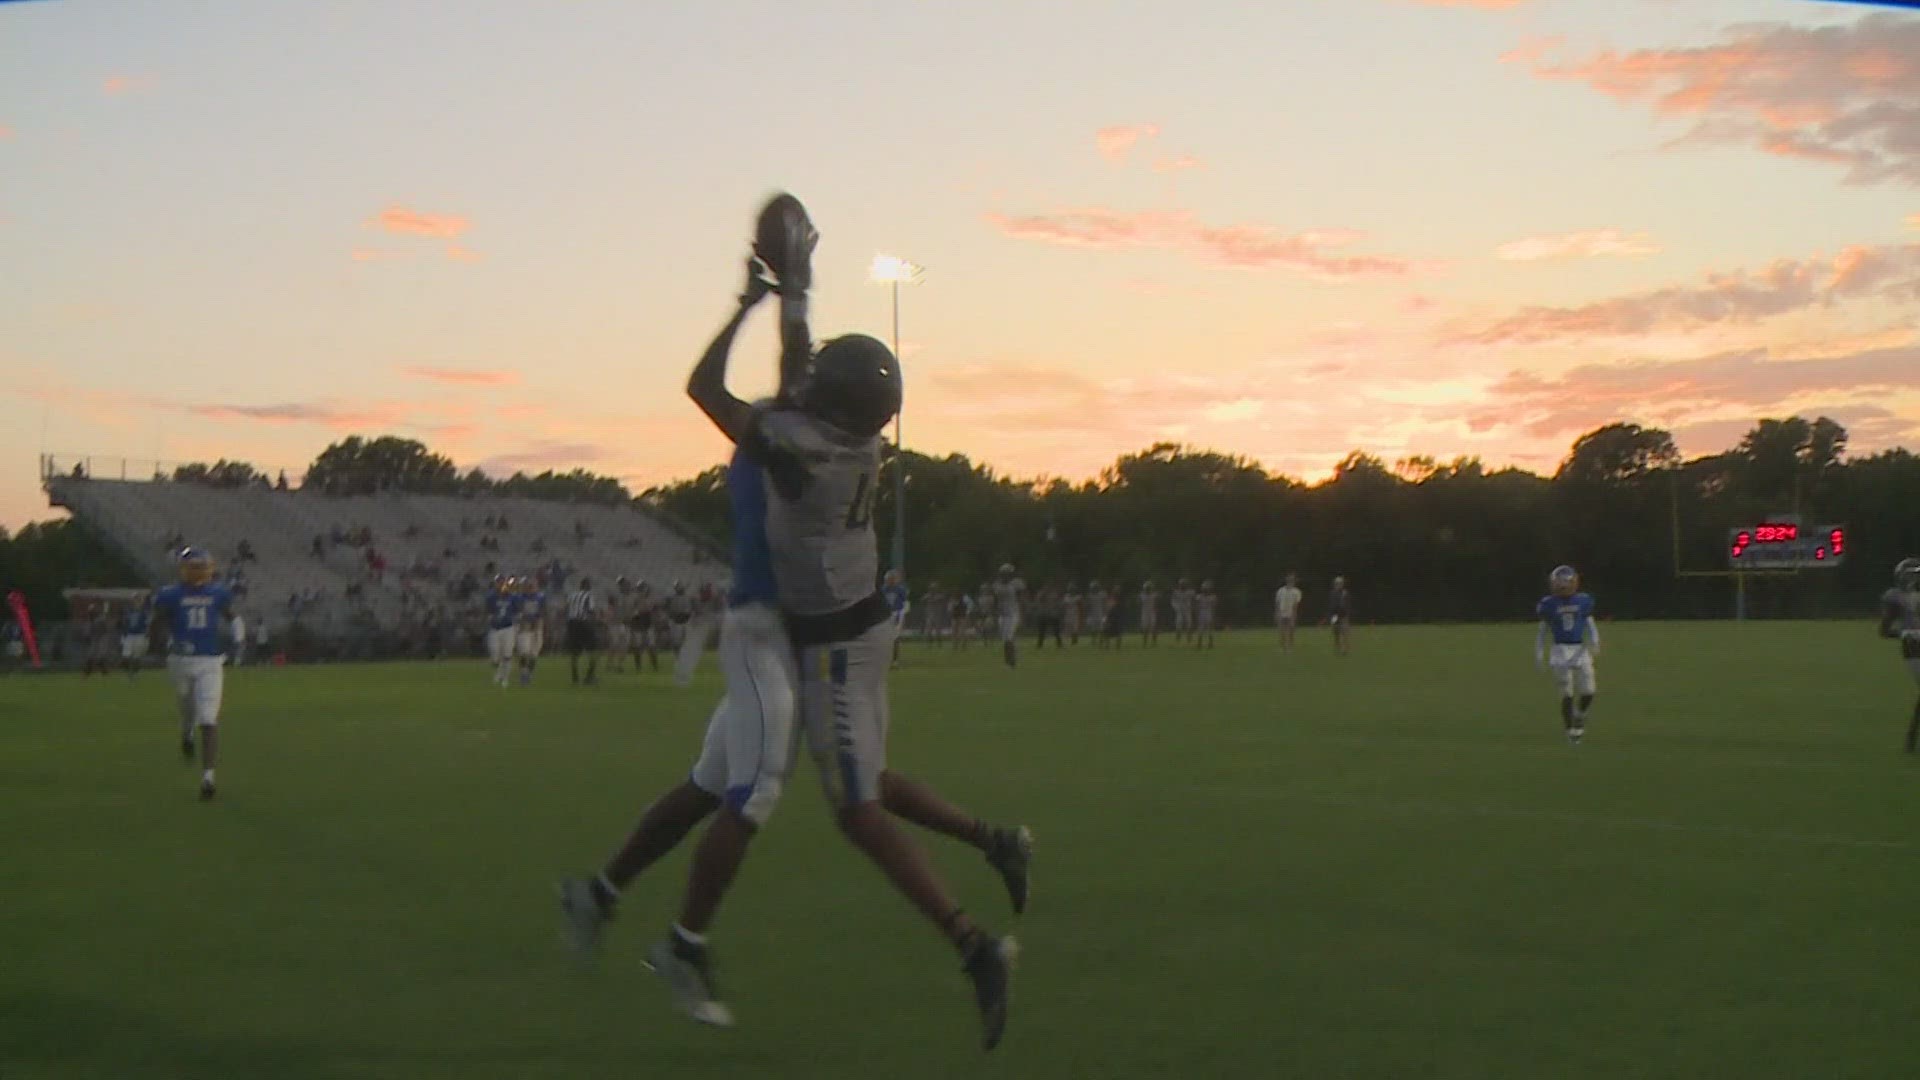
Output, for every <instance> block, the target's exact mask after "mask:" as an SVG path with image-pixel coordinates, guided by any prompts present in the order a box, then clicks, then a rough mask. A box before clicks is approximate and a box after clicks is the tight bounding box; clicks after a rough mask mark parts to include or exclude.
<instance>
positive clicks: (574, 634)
mask: <svg viewBox="0 0 1920 1080" xmlns="http://www.w3.org/2000/svg"><path fill="white" fill-rule="evenodd" d="M599 613H600V604H599V602H598V601H596V600H595V599H594V598H593V579H592V578H584V577H583V578H581V579H580V587H579V588H578V589H575V590H574V591H573V593H572V595H570V596H568V597H567V656H568V658H569V660H570V662H571V664H572V667H573V684H574V685H575V686H578V685H580V654H581V653H586V654H587V685H588V686H592V685H593V684H594V683H595V681H596V680H595V678H594V667H595V665H596V664H597V663H598V662H599V660H600V654H599V653H598V652H596V651H595V650H594V640H593V631H594V627H593V623H594V619H595V618H596V617H598V615H599Z"/></svg>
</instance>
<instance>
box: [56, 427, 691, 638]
mask: <svg viewBox="0 0 1920 1080" xmlns="http://www.w3.org/2000/svg"><path fill="white" fill-rule="evenodd" d="M40 474H41V481H42V486H43V487H44V489H45V491H46V493H47V499H48V501H49V502H50V503H51V504H52V505H53V506H55V507H59V508H62V509H65V510H67V511H68V512H69V513H71V514H72V515H73V517H74V519H75V520H76V521H78V522H79V523H80V524H81V525H82V526H83V527H85V528H86V529H88V530H89V531H90V532H92V533H93V534H95V535H96V536H97V537H99V538H100V539H101V541H102V542H103V543H105V544H106V545H107V546H108V547H109V548H111V549H112V550H114V551H115V552H117V553H118V554H120V555H121V556H122V557H123V558H124V559H125V560H126V561H127V563H128V564H129V565H131V566H132V567H134V568H135V569H136V571H137V573H138V574H139V575H140V577H141V578H142V579H143V580H145V581H146V582H147V583H149V584H152V585H158V584H162V583H165V582H168V581H171V580H172V579H173V576H174V574H175V567H174V563H173V558H174V553H175V552H177V551H178V550H179V548H180V547H181V546H182V545H183V544H193V545H196V546H199V547H202V548H205V549H207V550H209V551H210V552H211V553H212V554H213V555H214V557H215V559H216V561H217V563H218V565H219V569H220V574H221V576H222V577H223V578H224V579H225V580H227V582H228V583H229V584H230V585H232V586H234V587H235V588H236V590H237V591H238V592H239V593H240V595H241V601H240V609H241V611H242V612H243V613H244V614H245V616H246V618H247V620H248V625H249V627H250V628H252V629H253V630H254V631H255V632H256V633H257V632H258V631H259V630H260V629H262V628H264V630H265V631H266V636H267V639H268V640H269V641H271V642H272V643H273V646H272V651H274V652H276V653H289V652H290V653H292V654H293V655H294V656H295V658H299V659H305V658H320V657H337V656H345V657H374V656H408V655H438V654H441V653H456V654H459V653H473V652H477V651H478V650H479V646H480V641H481V634H482V629H483V619H482V605H483V601H484V595H485V592H486V586H487V583H488V581H489V580H490V579H492V578H493V577H494V576H495V575H496V574H504V575H516V576H524V577H531V578H534V579H536V580H537V581H539V582H540V584H541V585H542V587H543V588H545V589H547V590H548V592H549V594H550V595H552V594H554V593H558V592H559V591H561V590H563V589H565V588H566V587H567V585H568V583H569V582H576V581H578V580H579V578H580V577H582V576H587V577H591V578H593V579H594V580H595V581H596V582H599V583H601V584H602V587H611V586H613V585H614V583H615V582H616V581H618V580H619V579H622V578H624V579H626V580H628V581H630V582H635V583H638V582H643V581H644V582H648V583H650V584H651V585H652V587H653V588H654V590H655V591H656V592H657V593H658V592H663V591H665V590H666V589H668V588H670V587H671V586H672V585H673V584H675V583H680V584H685V585H686V586H687V587H688V588H689V589H690V590H697V589H698V587H699V586H700V585H703V584H714V585H722V584H724V582H725V579H726V576H727V565H726V560H725V558H724V553H723V552H722V551H721V550H720V549H719V548H718V547H717V546H716V545H715V543H714V542H713V541H712V540H710V539H708V538H706V537H703V536H700V535H699V534H698V533H697V532H696V531H695V530H693V529H691V528H689V527H687V526H684V525H682V524H680V523H678V522H675V521H672V520H670V519H669V517H668V516H667V515H665V514H662V513H660V512H659V511H657V510H655V509H652V508H648V507H646V506H644V505H642V504H639V503H635V502H627V503H623V504H621V505H596V504H590V503H572V502H555V501H548V500H541V499H533V498H523V497H509V496H500V495H492V494H477V495H473V496H465V495H426V494H415V493H403V492H384V493H379V494H355V495H329V494H321V493H319V492H317V491H310V490H304V489H302V488H299V487H295V486H290V485H286V484H284V482H283V483H281V484H274V483H269V482H267V481H265V480H256V481H254V482H251V483H248V484H244V485H241V486H217V485H212V484H205V483H198V482H194V481H181V480H175V479H169V478H168V477H169V476H170V473H169V472H168V471H167V470H166V469H165V468H163V467H152V466H150V464H149V463H129V462H126V461H122V460H121V459H106V458H86V457H63V456H58V455H43V456H42V458H41V462H40ZM142 476H150V477H151V478H150V479H141V478H140V477H142ZM108 477H111V478H108ZM550 607H551V609H552V610H551V611H550V612H549V615H548V617H549V618H550V619H554V620H558V619H559V618H560V615H559V610H560V605H558V604H553V605H550ZM549 640H553V641H557V640H559V636H558V635H557V634H550V635H549Z"/></svg>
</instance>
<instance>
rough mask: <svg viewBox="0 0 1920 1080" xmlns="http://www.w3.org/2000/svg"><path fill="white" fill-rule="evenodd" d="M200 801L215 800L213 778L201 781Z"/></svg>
mask: <svg viewBox="0 0 1920 1080" xmlns="http://www.w3.org/2000/svg"><path fill="white" fill-rule="evenodd" d="M200 801H201V802H212V801H213V781H211V780H201V781H200Z"/></svg>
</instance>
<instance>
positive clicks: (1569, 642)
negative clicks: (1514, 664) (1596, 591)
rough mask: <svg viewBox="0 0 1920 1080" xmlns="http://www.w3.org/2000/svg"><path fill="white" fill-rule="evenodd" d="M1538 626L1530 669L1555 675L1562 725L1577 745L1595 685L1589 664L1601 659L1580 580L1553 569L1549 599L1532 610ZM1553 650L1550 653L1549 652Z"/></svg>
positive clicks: (1571, 573) (1569, 569)
mask: <svg viewBox="0 0 1920 1080" xmlns="http://www.w3.org/2000/svg"><path fill="white" fill-rule="evenodd" d="M1534 614H1535V616H1537V617H1538V618H1539V620H1540V629H1539V632H1538V633H1536V634H1535V635H1534V642H1533V659H1534V663H1535V664H1537V665H1539V666H1540V667H1542V668H1544V669H1545V670H1547V671H1549V672H1551V673H1552V674H1553V678H1554V682H1555V683H1557V684H1558V685H1559V687H1560V722H1561V724H1562V726H1563V727H1564V728H1565V729H1566V733H1567V741H1568V742H1570V743H1573V744H1574V745H1576V746H1577V745H1579V743H1580V740H1581V739H1583V738H1585V737H1586V734H1587V710H1589V709H1591V708H1593V697H1594V692H1595V690H1596V684H1595V681H1594V674H1593V662H1594V661H1595V660H1596V659H1598V658H1599V656H1600V624H1599V623H1596V622H1594V621H1593V597H1591V596H1588V595H1587V594H1586V593H1584V592H1581V591H1580V574H1579V572H1578V571H1576V570H1575V569H1574V568H1573V567H1571V566H1556V567H1554V568H1553V572H1552V573H1551V574H1548V575H1547V595H1545V596H1543V597H1541V598H1540V603H1539V604H1537V605H1536V606H1535V607H1534ZM1549 644H1551V649H1549Z"/></svg>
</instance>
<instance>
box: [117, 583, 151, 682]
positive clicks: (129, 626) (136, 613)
mask: <svg viewBox="0 0 1920 1080" xmlns="http://www.w3.org/2000/svg"><path fill="white" fill-rule="evenodd" d="M148 622H149V615H148V612H147V601H146V600H145V599H142V600H140V602H138V603H135V604H129V605H128V606H127V611H126V614H124V615H122V616H121V617H120V665H121V666H122V667H124V668H126V669H127V678H128V679H132V678H133V677H134V676H135V675H137V674H139V673H140V664H141V663H142V662H143V661H144V660H146V658H147V623H148Z"/></svg>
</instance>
